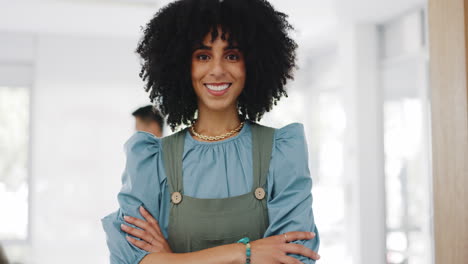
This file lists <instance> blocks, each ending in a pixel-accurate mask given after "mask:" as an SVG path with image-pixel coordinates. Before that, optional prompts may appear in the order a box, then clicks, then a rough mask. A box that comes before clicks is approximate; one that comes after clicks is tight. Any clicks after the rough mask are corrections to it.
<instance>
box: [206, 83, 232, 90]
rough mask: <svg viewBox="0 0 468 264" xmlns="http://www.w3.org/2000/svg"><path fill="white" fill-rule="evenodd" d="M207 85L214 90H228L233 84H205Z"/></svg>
mask: <svg viewBox="0 0 468 264" xmlns="http://www.w3.org/2000/svg"><path fill="white" fill-rule="evenodd" d="M205 86H206V87H208V89H210V90H213V91H222V90H226V89H227V88H229V86H231V84H223V85H211V84H205Z"/></svg>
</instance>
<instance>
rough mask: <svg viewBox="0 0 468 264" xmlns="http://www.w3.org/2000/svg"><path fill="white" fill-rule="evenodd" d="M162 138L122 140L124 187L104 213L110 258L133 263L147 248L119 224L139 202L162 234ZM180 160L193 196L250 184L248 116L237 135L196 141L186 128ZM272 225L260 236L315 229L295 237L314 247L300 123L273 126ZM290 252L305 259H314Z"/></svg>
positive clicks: (236, 191) (165, 216)
mask: <svg viewBox="0 0 468 264" xmlns="http://www.w3.org/2000/svg"><path fill="white" fill-rule="evenodd" d="M161 144H162V141H161V139H159V138H156V137H155V136H153V135H152V134H149V133H146V132H136V133H135V134H134V135H133V136H132V137H131V138H130V139H129V140H128V141H127V142H126V143H125V145H124V149H125V153H126V156H127V162H126V166H125V170H124V172H123V175H122V189H121V190H120V192H119V194H118V195H117V199H118V201H119V205H120V208H119V209H118V210H117V211H116V212H114V213H112V214H109V215H107V216H106V217H104V218H103V219H102V220H101V221H102V225H103V228H104V231H105V232H106V238H107V245H108V247H109V250H110V262H111V264H117V263H119V264H136V263H139V262H140V260H141V259H142V258H143V257H144V256H146V255H147V254H149V253H148V252H147V251H145V250H142V249H139V248H137V247H136V246H133V245H132V244H130V243H129V242H128V241H127V240H126V239H125V236H126V233H124V232H123V231H122V230H121V229H120V224H122V223H124V221H123V216H124V215H129V216H133V217H138V218H141V219H143V218H142V216H141V215H140V213H139V211H138V207H139V206H141V205H143V206H144V207H145V208H146V209H147V210H148V211H149V212H150V213H151V214H152V215H153V216H154V217H155V218H156V219H157V220H158V221H159V224H160V227H161V230H162V232H163V234H164V236H165V237H166V239H167V237H168V234H167V228H168V220H169V209H170V194H169V190H168V189H169V188H168V184H167V178H166V173H165V171H164V165H163V159H162V155H161V152H162V146H161ZM184 144H185V145H184V154H183V160H182V166H183V171H184V172H190V173H184V177H183V184H184V193H185V194H186V195H188V196H192V197H196V198H226V197H232V196H238V195H242V194H245V193H247V192H249V191H250V190H251V189H252V182H253V176H252V170H253V169H252V139H251V130H250V124H249V123H248V122H246V124H245V125H244V127H243V128H242V130H241V131H240V132H239V134H238V135H237V136H235V137H232V138H229V139H226V140H223V141H217V142H200V141H197V140H195V139H194V138H193V137H192V136H191V135H190V133H186V136H185V143H184ZM264 188H265V190H266V191H267V197H268V198H267V207H268V215H269V220H270V225H269V227H268V229H267V230H266V232H265V235H264V237H268V236H272V235H279V234H282V233H285V232H289V231H313V232H315V233H316V234H317V235H316V237H315V238H314V239H313V240H299V241H295V242H293V243H297V244H302V245H305V246H306V247H308V248H310V249H312V250H314V251H316V252H317V251H318V247H319V244H320V238H319V234H318V231H317V227H316V226H315V221H314V215H313V212H312V194H311V188H312V179H311V177H310V173H309V168H308V153H307V143H306V139H305V136H304V127H303V125H302V124H299V123H294V124H290V125H288V126H285V127H283V128H280V129H276V131H275V136H274V143H273V152H272V159H271V163H270V169H269V172H268V176H267V183H266V186H264ZM291 256H293V257H295V258H297V259H299V260H300V261H302V262H303V263H306V264H309V263H315V261H313V260H311V259H309V258H307V257H304V256H299V255H293V254H291Z"/></svg>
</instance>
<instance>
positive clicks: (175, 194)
mask: <svg viewBox="0 0 468 264" xmlns="http://www.w3.org/2000/svg"><path fill="white" fill-rule="evenodd" d="M171 200H172V203H173V204H180V202H182V194H180V192H173V193H172V195H171Z"/></svg>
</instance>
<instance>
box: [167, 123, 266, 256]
mask: <svg viewBox="0 0 468 264" xmlns="http://www.w3.org/2000/svg"><path fill="white" fill-rule="evenodd" d="M250 127H251V131H252V158H253V185H252V190H251V191H250V192H248V193H246V194H243V195H239V196H234V197H228V198H221V199H199V198H195V197H190V196H187V195H184V186H183V178H182V177H183V173H190V172H189V171H185V172H182V155H183V152H184V140H185V135H186V133H188V131H187V129H184V130H182V131H180V132H178V133H175V134H173V135H171V136H168V137H166V138H163V161H164V166H165V170H166V175H167V180H168V185H169V191H170V194H171V208H170V215H169V226H168V235H169V238H168V242H169V245H170V247H171V249H172V251H173V252H175V253H185V252H193V251H199V250H203V249H207V248H211V247H215V246H220V245H225V244H230V243H236V242H237V241H238V240H239V239H241V238H243V237H249V238H250V239H251V240H257V239H260V238H263V235H264V233H265V231H266V229H267V228H268V225H269V221H268V208H267V203H266V199H267V195H266V191H265V188H266V179H267V174H268V168H269V167H270V159H271V152H272V146H273V134H274V129H273V128H270V127H265V126H261V125H258V124H255V123H251V126H250ZM232 162H237V161H235V160H233V161H232ZM220 177H221V175H220Z"/></svg>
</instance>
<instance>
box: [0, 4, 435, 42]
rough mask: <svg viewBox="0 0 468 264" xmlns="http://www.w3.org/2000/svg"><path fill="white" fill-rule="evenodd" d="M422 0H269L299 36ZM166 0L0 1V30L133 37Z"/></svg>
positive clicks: (377, 17) (389, 12)
mask: <svg viewBox="0 0 468 264" xmlns="http://www.w3.org/2000/svg"><path fill="white" fill-rule="evenodd" d="M425 1H426V0H287V1H286V0H270V2H271V3H272V5H273V6H274V7H275V8H276V9H278V10H281V11H282V12H284V13H286V14H288V15H289V21H290V22H291V24H293V26H295V27H296V29H297V31H296V34H297V36H296V37H297V38H305V39H309V38H317V36H322V37H323V36H329V35H330V32H331V31H333V30H336V27H337V24H338V23H340V22H341V21H342V20H343V19H344V20H347V21H349V20H353V21H373V22H379V20H380V21H381V20H383V19H387V18H391V17H392V16H394V15H396V14H398V13H401V12H403V11H404V10H406V9H408V8H411V7H412V6H418V5H419V6H420V5H422V4H424V3H425ZM169 2H170V0H15V1H8V0H0V31H7V32H29V33H36V34H68V35H99V36H121V37H137V36H139V35H140V27H141V26H143V25H145V24H146V22H147V21H148V20H149V19H150V18H151V17H152V15H153V14H154V13H155V12H156V11H157V9H158V8H159V7H161V6H163V5H165V4H167V3H169Z"/></svg>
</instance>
